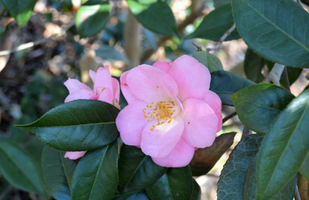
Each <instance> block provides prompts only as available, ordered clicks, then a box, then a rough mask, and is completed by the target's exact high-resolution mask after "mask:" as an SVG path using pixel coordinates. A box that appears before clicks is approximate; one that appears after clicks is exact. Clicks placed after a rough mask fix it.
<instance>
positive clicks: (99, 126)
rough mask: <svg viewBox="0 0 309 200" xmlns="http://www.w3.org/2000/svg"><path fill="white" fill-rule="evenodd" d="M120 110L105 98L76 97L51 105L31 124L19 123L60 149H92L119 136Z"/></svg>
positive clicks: (48, 143)
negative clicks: (118, 119) (51, 106)
mask: <svg viewBox="0 0 309 200" xmlns="http://www.w3.org/2000/svg"><path fill="white" fill-rule="evenodd" d="M118 113H119V110H118V109H117V108H116V107H114V106H113V105H111V104H108V103H106V102H102V101H96V100H75V101H70V102H68V103H65V104H62V105H60V106H58V107H56V108H53V109H51V110H50V111H48V112H47V113H46V114H45V115H43V116H42V117H41V118H40V119H38V120H37V121H35V122H33V123H31V124H26V125H18V126H16V127H18V128H20V129H22V130H26V131H30V132H33V133H35V134H36V135H37V136H38V137H39V138H40V140H42V141H43V142H44V143H45V144H47V145H48V146H51V147H53V148H55V149H58V150H64V151H85V150H93V149H97V148H100V147H102V146H104V145H106V144H109V143H111V142H113V141H114V140H116V138H117V137H118V135H119V133H118V130H117V128H116V125H115V119H116V117H117V114H118Z"/></svg>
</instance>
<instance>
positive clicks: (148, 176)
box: [119, 145, 167, 192]
mask: <svg viewBox="0 0 309 200" xmlns="http://www.w3.org/2000/svg"><path fill="white" fill-rule="evenodd" d="M166 170H167V168H164V167H161V166H159V165H157V164H155V163H154V162H153V161H152V159H151V157H149V156H146V155H145V154H144V153H143V152H142V151H141V150H140V149H139V148H137V147H134V146H127V145H124V146H123V147H122V149H121V152H120V158H119V187H120V191H121V192H129V191H134V190H135V191H136V190H139V189H144V188H146V187H149V186H150V185H152V184H153V183H154V182H156V181H157V180H158V179H159V178H160V177H161V176H162V175H163V174H164V173H165V172H166Z"/></svg>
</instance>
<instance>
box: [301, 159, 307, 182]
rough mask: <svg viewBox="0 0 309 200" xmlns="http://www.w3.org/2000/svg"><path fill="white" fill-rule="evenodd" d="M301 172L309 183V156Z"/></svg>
mask: <svg viewBox="0 0 309 200" xmlns="http://www.w3.org/2000/svg"><path fill="white" fill-rule="evenodd" d="M299 172H300V173H301V175H302V176H303V177H305V179H306V180H307V181H308V182H309V156H307V157H306V159H305V160H304V162H303V164H302V165H301V167H300V169H299Z"/></svg>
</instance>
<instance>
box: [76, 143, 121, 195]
mask: <svg viewBox="0 0 309 200" xmlns="http://www.w3.org/2000/svg"><path fill="white" fill-rule="evenodd" d="M117 165H118V143H117V141H115V142H113V143H111V144H109V145H107V146H105V147H103V148H101V149H97V150H95V151H91V152H87V153H86V154H85V155H84V156H83V157H82V159H81V160H80V161H79V163H78V165H77V167H76V170H75V173H74V177H73V185H72V199H74V200H84V199H85V200H86V199H87V200H90V199H93V200H97V199H112V197H113V196H114V194H115V192H116V190H117V185H118V169H117Z"/></svg>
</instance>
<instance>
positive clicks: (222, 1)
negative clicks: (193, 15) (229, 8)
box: [213, 0, 231, 8]
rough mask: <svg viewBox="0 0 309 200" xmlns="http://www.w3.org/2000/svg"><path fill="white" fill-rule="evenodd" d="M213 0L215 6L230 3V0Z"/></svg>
mask: <svg viewBox="0 0 309 200" xmlns="http://www.w3.org/2000/svg"><path fill="white" fill-rule="evenodd" d="M213 2H214V7H215V8H218V7H220V6H223V5H226V4H231V1H230V0H213Z"/></svg>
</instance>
